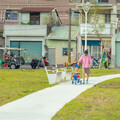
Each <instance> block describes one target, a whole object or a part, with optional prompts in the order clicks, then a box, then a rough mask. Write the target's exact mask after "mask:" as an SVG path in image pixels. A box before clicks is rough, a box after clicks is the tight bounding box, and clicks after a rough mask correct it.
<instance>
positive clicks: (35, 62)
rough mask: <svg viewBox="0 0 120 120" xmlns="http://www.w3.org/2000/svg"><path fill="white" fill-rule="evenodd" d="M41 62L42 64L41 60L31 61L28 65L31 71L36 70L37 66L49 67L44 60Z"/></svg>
mask: <svg viewBox="0 0 120 120" xmlns="http://www.w3.org/2000/svg"><path fill="white" fill-rule="evenodd" d="M43 61H44V63H43V62H42V60H38V59H32V62H31V63H30V65H31V67H32V68H33V69H36V67H37V66H38V67H44V66H49V62H48V61H47V60H46V59H45V58H43ZM38 64H39V65H38Z"/></svg>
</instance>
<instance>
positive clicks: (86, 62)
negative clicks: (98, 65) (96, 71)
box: [78, 50, 92, 84]
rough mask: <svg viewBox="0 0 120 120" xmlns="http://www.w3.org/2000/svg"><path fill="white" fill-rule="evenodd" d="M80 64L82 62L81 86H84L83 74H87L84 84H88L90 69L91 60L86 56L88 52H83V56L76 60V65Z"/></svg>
mask: <svg viewBox="0 0 120 120" xmlns="http://www.w3.org/2000/svg"><path fill="white" fill-rule="evenodd" d="M81 62H82V68H83V84H85V74H87V80H86V83H88V79H89V74H90V67H91V64H92V59H91V56H90V55H88V50H85V51H84V55H82V56H81V57H80V59H79V60H78V64H79V63H81Z"/></svg>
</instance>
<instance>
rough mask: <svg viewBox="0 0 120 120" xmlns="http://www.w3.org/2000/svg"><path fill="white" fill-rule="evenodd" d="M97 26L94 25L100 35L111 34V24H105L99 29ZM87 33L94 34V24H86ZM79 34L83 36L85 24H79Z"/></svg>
mask: <svg viewBox="0 0 120 120" xmlns="http://www.w3.org/2000/svg"><path fill="white" fill-rule="evenodd" d="M98 26H99V25H98V24H97V25H96V27H97V28H96V30H98V31H99V33H100V34H104V35H110V34H111V24H105V26H104V27H103V28H102V30H101V29H99V27H98ZM87 31H88V32H87V33H88V34H92V35H93V34H96V33H95V32H94V31H95V25H94V24H87ZM80 34H81V35H83V34H85V24H80Z"/></svg>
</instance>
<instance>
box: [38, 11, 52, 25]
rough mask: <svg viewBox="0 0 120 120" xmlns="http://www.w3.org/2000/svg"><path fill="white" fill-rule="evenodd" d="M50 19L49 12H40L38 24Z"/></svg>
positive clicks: (47, 22)
mask: <svg viewBox="0 0 120 120" xmlns="http://www.w3.org/2000/svg"><path fill="white" fill-rule="evenodd" d="M50 21H51V14H50V13H40V25H46V24H49V23H50Z"/></svg>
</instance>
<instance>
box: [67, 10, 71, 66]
mask: <svg viewBox="0 0 120 120" xmlns="http://www.w3.org/2000/svg"><path fill="white" fill-rule="evenodd" d="M68 62H69V64H70V63H71V8H69V40H68Z"/></svg>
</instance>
